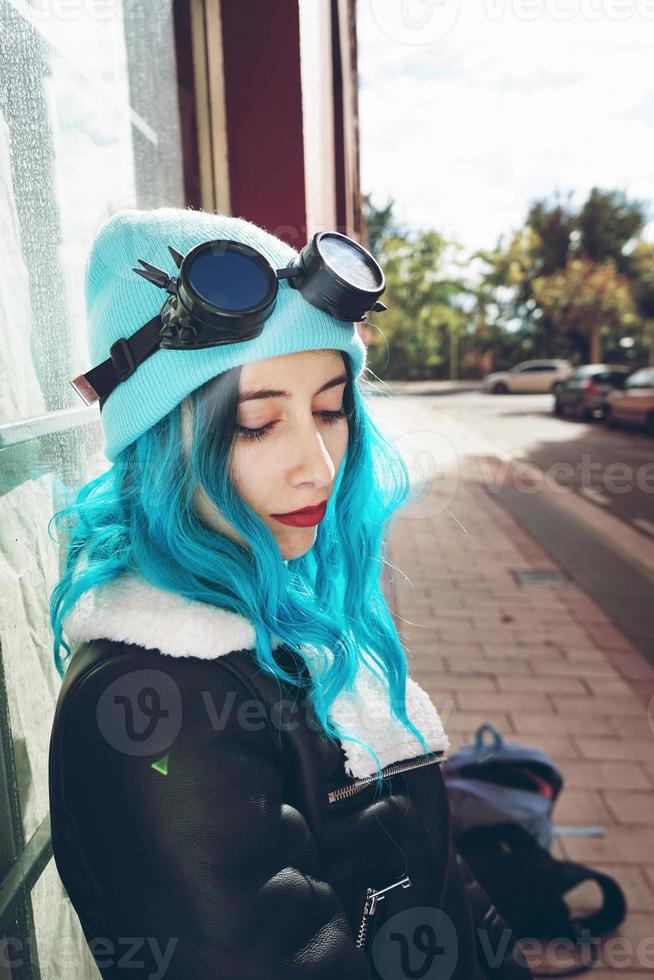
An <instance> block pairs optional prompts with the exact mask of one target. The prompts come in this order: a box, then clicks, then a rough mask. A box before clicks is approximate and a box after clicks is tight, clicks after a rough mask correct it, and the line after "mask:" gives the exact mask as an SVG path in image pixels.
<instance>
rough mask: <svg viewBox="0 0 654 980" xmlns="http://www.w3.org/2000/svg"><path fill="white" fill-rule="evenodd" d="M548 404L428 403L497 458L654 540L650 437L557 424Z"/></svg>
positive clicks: (528, 399)
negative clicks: (529, 467) (512, 461)
mask: <svg viewBox="0 0 654 980" xmlns="http://www.w3.org/2000/svg"><path fill="white" fill-rule="evenodd" d="M430 400H432V399H430ZM553 400H554V399H553V397H552V396H551V395H491V394H487V393H484V392H481V391H479V392H471V391H464V392H459V393H452V394H447V395H440V396H438V397H434V398H433V404H434V411H435V412H436V413H438V412H439V411H441V412H442V411H447V412H448V413H450V414H451V415H452V416H453V417H454V418H455V419H456V420H457V421H458V422H460V423H462V424H463V425H465V426H470V427H471V428H474V429H475V430H476V432H477V433H478V434H480V435H482V436H483V437H484V438H485V439H487V440H488V441H489V442H490V443H491V444H493V445H494V446H497V447H498V448H499V449H500V450H501V451H502V452H503V453H504V454H505V455H506V454H508V455H510V456H512V457H514V458H518V459H521V460H524V461H526V462H529V463H531V464H533V465H535V466H537V467H538V468H539V469H540V470H541V471H542V472H543V473H545V474H546V475H547V477H548V479H549V480H551V481H553V482H556V483H557V484H559V485H560V486H562V487H566V488H573V489H574V492H575V493H578V494H580V495H581V496H583V497H584V499H585V500H588V501H590V502H591V503H593V504H595V505H596V506H598V507H601V508H603V509H604V510H606V511H607V512H609V513H611V514H612V515H613V516H614V517H618V518H620V519H621V520H623V521H626V522H627V523H629V524H630V525H631V526H632V527H634V528H635V529H637V530H638V531H640V532H641V533H642V534H644V535H646V537H647V538H649V539H654V439H652V437H651V436H648V435H646V434H645V433H643V432H639V431H638V430H636V429H623V428H617V429H609V428H608V427H607V426H605V425H604V424H603V423H602V422H601V421H593V422H578V421H576V420H574V419H571V418H559V417H557V416H556V415H554V414H553V412H552V405H553Z"/></svg>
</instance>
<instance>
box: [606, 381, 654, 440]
mask: <svg viewBox="0 0 654 980" xmlns="http://www.w3.org/2000/svg"><path fill="white" fill-rule="evenodd" d="M604 421H605V422H606V424H607V425H610V426H614V425H618V423H622V424H626V425H638V426H644V427H645V429H646V430H647V432H648V433H649V434H650V435H651V436H654V367H647V368H640V370H638V371H634V372H633V373H632V374H630V375H629V377H628V378H627V380H626V381H625V383H624V388H623V389H622V390H621V391H612V392H610V394H609V395H607V398H606V414H605V415H604Z"/></svg>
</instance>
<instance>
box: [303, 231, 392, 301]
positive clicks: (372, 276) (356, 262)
mask: <svg viewBox="0 0 654 980" xmlns="http://www.w3.org/2000/svg"><path fill="white" fill-rule="evenodd" d="M318 250H319V252H320V254H321V255H322V257H323V259H324V260H325V262H326V263H327V265H328V266H329V267H330V269H332V270H333V271H334V272H335V273H336V274H337V275H339V276H340V277H341V279H344V280H345V281H346V282H347V283H349V284H350V285H352V286H356V287H357V288H359V289H376V288H377V287H378V286H379V285H380V280H379V274H378V273H377V271H376V269H375V268H374V267H373V266H372V265H371V264H370V262H369V260H368V259H367V257H366V256H365V255H364V254H363V252H360V251H359V250H358V249H357V248H356V247H355V246H354V245H350V244H348V242H345V241H343V239H342V238H336V237H334V236H332V235H323V236H322V238H321V239H320V241H319V244H318Z"/></svg>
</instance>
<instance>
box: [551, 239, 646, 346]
mask: <svg viewBox="0 0 654 980" xmlns="http://www.w3.org/2000/svg"><path fill="white" fill-rule="evenodd" d="M532 286H533V290H534V296H535V297H536V299H537V301H538V303H539V304H540V305H541V307H542V308H543V309H544V310H545V311H546V312H547V315H548V316H549V317H550V319H551V320H552V321H553V323H554V324H555V325H556V326H557V327H558V328H559V329H560V330H562V331H571V330H574V331H575V332H576V333H577V336H578V337H579V338H580V339H581V340H582V341H583V342H584V344H585V351H584V355H585V357H584V359H585V360H588V359H590V362H591V363H597V362H599V361H601V350H600V346H601V345H600V334H601V333H608V332H609V331H611V330H618V331H622V330H623V329H624V328H625V327H627V328H628V327H629V326H630V325H631V324H633V323H635V322H636V319H637V317H636V310H635V306H634V302H633V297H632V295H631V290H630V287H629V281H628V279H627V277H626V276H624V275H621V274H620V273H619V272H618V271H617V270H616V266H615V262H614V261H613V259H610V258H609V259H606V260H605V261H603V262H594V261H592V260H591V259H589V258H588V257H587V256H582V257H581V258H578V259H570V260H569V261H568V263H567V265H566V267H565V269H561V270H558V271H557V272H554V273H552V275H549V276H537V277H536V278H535V279H534V281H533V283H532Z"/></svg>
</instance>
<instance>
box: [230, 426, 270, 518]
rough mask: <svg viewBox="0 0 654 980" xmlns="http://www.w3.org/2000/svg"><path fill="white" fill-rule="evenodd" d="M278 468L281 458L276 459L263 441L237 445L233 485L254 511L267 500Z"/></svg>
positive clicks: (233, 454) (234, 451)
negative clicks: (267, 491) (267, 494)
mask: <svg viewBox="0 0 654 980" xmlns="http://www.w3.org/2000/svg"><path fill="white" fill-rule="evenodd" d="M278 466H279V456H278V455H277V458H276V457H275V454H274V453H271V452H270V451H269V449H268V447H266V446H264V445H263V441H262V442H261V443H256V442H255V443H254V445H248V444H245V445H244V444H243V442H240V441H237V443H236V444H235V446H234V449H233V452H232V460H231V465H230V477H231V480H232V484H233V485H234V487H235V489H236V490H237V492H238V493H239V495H240V496H241V497H242V498H243V500H245V501H246V503H248V504H249V505H250V506H251V507H252V508H253V509H254V510H257V509H258V506H257V505H258V504H259V503H260V502H261V501H263V500H264V499H265V497H266V490H267V488H269V487H271V486H272V485H273V484H274V481H275V479H276V478H277V467H278Z"/></svg>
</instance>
